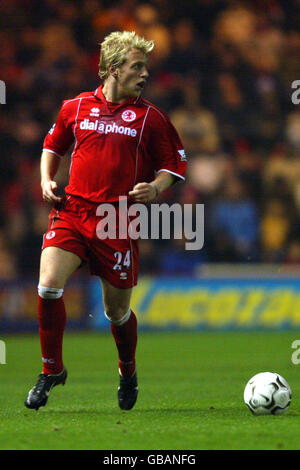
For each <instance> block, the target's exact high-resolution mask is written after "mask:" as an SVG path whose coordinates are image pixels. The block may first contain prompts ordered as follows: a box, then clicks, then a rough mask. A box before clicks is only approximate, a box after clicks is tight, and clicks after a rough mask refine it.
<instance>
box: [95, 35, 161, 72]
mask: <svg viewBox="0 0 300 470" xmlns="http://www.w3.org/2000/svg"><path fill="white" fill-rule="evenodd" d="M100 46H101V52H100V62H99V77H100V78H102V80H106V79H107V77H108V75H109V67H113V68H117V67H120V66H121V65H122V64H124V62H125V61H126V55H127V54H128V52H129V51H130V50H131V49H133V48H134V49H138V50H140V51H141V52H143V53H144V54H149V52H151V51H152V49H153V47H154V41H147V40H146V39H145V38H142V37H141V36H138V35H137V34H136V33H135V31H131V32H130V31H114V32H113V33H110V34H109V35H108V36H106V38H104V41H103V42H102V43H101V44H100Z"/></svg>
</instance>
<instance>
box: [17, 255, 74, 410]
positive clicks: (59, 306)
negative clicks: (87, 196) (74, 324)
mask: <svg viewBox="0 0 300 470" xmlns="http://www.w3.org/2000/svg"><path fill="white" fill-rule="evenodd" d="M80 264H81V259H80V258H79V256H77V255H75V254H74V253H71V252H69V251H65V250H62V249H61V248H57V247H47V248H45V249H44V250H43V252H42V255H41V265H40V279H39V286H38V319H39V333H40V342H41V349H42V359H43V372H42V373H41V374H40V375H39V378H38V382H37V384H36V385H35V386H34V387H33V388H32V389H31V390H30V391H29V393H28V396H27V398H26V401H25V405H26V406H27V408H33V409H36V410H38V409H39V407H40V406H44V405H45V404H46V403H47V400H48V395H49V393H50V391H51V389H52V388H53V387H55V386H56V385H59V384H63V385H64V383H65V381H66V378H67V371H66V369H65V368H64V365H63V361H62V342H63V334H64V329H65V324H66V311H65V306H64V301H63V297H62V295H63V289H64V286H65V283H66V281H67V279H68V278H69V277H70V275H71V274H72V273H73V272H74V271H75V270H76V269H77V268H78V267H79V266H80Z"/></svg>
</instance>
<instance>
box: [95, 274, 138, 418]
mask: <svg viewBox="0 0 300 470" xmlns="http://www.w3.org/2000/svg"><path fill="white" fill-rule="evenodd" d="M101 283H102V290H103V302H104V308H105V315H106V317H107V318H108V319H109V320H110V327H111V332H112V334H113V337H114V340H115V343H116V346H117V348H118V354H119V373H120V386H119V389H118V400H119V406H120V408H121V409H123V410H130V409H131V408H133V406H134V404H135V402H136V399H137V394H138V386H137V374H136V366H135V350H136V344H137V320H136V316H135V314H134V312H133V311H132V310H131V309H130V306H129V305H130V298H131V292H132V289H118V288H116V287H114V286H112V285H111V284H110V283H109V282H107V281H106V280H105V279H103V278H102V279H101Z"/></svg>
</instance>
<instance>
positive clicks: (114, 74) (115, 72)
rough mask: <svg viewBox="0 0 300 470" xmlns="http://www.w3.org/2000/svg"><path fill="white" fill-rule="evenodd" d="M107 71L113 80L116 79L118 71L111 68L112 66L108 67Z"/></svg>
mask: <svg viewBox="0 0 300 470" xmlns="http://www.w3.org/2000/svg"><path fill="white" fill-rule="evenodd" d="M108 71H109V73H110V75H112V76H113V77H114V78H118V69H117V68H115V67H113V66H112V65H111V66H110V67H108Z"/></svg>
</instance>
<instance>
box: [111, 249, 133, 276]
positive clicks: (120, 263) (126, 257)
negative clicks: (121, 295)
mask: <svg viewBox="0 0 300 470" xmlns="http://www.w3.org/2000/svg"><path fill="white" fill-rule="evenodd" d="M114 257H115V258H116V259H117V262H116V264H115V265H114V268H113V269H114V270H115V271H116V270H118V271H121V270H122V269H123V268H122V266H123V267H124V268H127V269H129V268H130V250H127V251H126V254H125V255H124V258H123V253H121V251H115V253H114Z"/></svg>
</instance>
